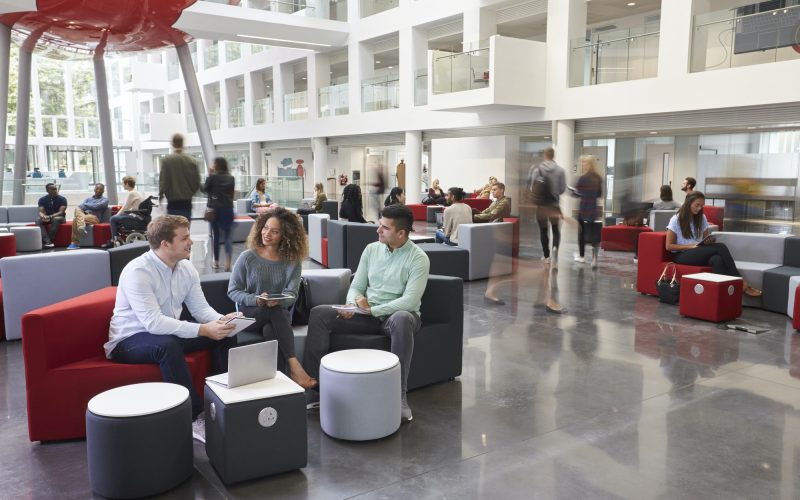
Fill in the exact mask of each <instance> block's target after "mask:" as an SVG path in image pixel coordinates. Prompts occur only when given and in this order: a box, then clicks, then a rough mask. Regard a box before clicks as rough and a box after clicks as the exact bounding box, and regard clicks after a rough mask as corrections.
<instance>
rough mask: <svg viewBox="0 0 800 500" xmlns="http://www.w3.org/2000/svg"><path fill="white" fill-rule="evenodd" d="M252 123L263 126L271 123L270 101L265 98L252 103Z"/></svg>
mask: <svg viewBox="0 0 800 500" xmlns="http://www.w3.org/2000/svg"><path fill="white" fill-rule="evenodd" d="M253 123H254V124H256V125H263V124H265V123H272V99H271V98H269V97H265V98H263V99H257V100H256V101H255V102H254V103H253Z"/></svg>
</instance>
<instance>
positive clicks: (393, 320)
mask: <svg viewBox="0 0 800 500" xmlns="http://www.w3.org/2000/svg"><path fill="white" fill-rule="evenodd" d="M413 223H414V217H413V216H412V214H411V209H409V208H408V207H406V206H405V205H390V206H388V207H386V208H384V209H383V211H382V212H381V219H380V223H379V226H378V241H377V242H375V243H370V244H369V245H367V248H365V249H364V252H363V253H362V254H361V260H360V261H359V264H358V270H357V271H356V274H355V277H354V278H353V283H352V284H351V285H350V290H349V291H348V292H347V303H348V304H352V305H356V306H358V307H359V312H358V313H353V312H344V311H336V310H335V309H333V308H332V307H331V306H317V307H315V308H314V309H312V310H311V316H310V317H309V320H308V337H307V338H306V346H305V353H304V354H303V367H304V368H305V370H306V371H307V372H308V374H309V375H310V376H312V377H314V378H316V379H319V364H320V360H321V359H322V357H323V356H324V355H325V354H327V353H328V351H329V350H330V343H331V341H330V338H331V334H332V333H357V334H382V335H386V336H388V337H389V338H390V339H391V350H392V352H393V353H394V354H396V355H397V357H398V358H400V381H401V418H402V419H403V420H405V421H409V420H411V418H412V416H411V408H409V406H408V403H407V402H406V382H407V381H408V368H409V366H410V365H411V355H412V354H413V353H414V335H415V334H416V333H417V332H418V331H419V329H420V326H421V325H422V322H421V321H420V317H419V309H420V304H421V302H422V294H423V292H425V286H426V285H427V283H428V271H429V270H430V267H431V266H430V261H429V260H428V256H427V255H426V254H425V252H423V251H422V250H420V248H419V247H417V245H416V244H415V243H414V242H413V241H410V240H409V239H408V235H409V232H410V231H411V226H412V225H413Z"/></svg>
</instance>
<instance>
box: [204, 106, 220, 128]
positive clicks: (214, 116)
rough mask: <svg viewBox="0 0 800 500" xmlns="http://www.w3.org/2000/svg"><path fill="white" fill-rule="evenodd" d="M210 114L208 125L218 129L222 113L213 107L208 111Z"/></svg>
mask: <svg viewBox="0 0 800 500" xmlns="http://www.w3.org/2000/svg"><path fill="white" fill-rule="evenodd" d="M206 114H207V115H208V126H209V127H211V130H217V129H219V127H220V114H219V110H218V109H211V110H208V111H207V112H206Z"/></svg>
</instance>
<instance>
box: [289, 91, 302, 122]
mask: <svg viewBox="0 0 800 500" xmlns="http://www.w3.org/2000/svg"><path fill="white" fill-rule="evenodd" d="M307 119H308V92H307V91H305V90H304V91H302V92H295V93H294V94H287V95H285V96H283V120H284V121H287V122H291V121H295V120H307Z"/></svg>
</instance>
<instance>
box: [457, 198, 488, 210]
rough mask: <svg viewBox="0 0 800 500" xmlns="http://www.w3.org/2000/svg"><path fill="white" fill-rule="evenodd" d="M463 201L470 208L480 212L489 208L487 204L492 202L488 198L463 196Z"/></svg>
mask: <svg viewBox="0 0 800 500" xmlns="http://www.w3.org/2000/svg"><path fill="white" fill-rule="evenodd" d="M464 203H466V204H467V205H469V206H470V207H471V208H474V209H476V210H478V211H480V212H482V211H484V210H486V209H487V208H489V205H491V204H492V200H490V199H489V198H464Z"/></svg>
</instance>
